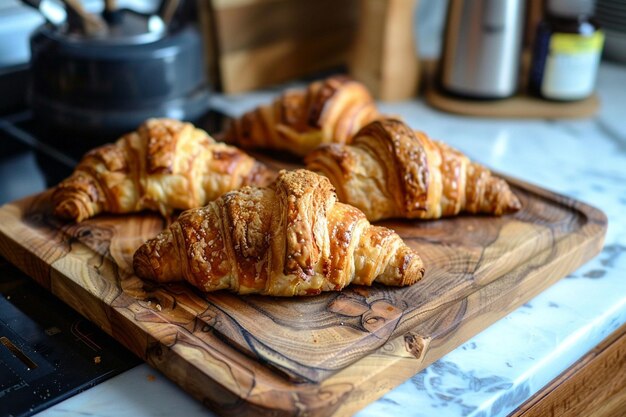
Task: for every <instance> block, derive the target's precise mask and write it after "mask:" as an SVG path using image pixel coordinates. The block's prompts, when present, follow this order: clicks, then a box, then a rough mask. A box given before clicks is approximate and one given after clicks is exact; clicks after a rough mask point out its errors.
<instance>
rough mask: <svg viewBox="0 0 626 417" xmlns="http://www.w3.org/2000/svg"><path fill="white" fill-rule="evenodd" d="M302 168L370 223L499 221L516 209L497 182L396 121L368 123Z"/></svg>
mask: <svg viewBox="0 0 626 417" xmlns="http://www.w3.org/2000/svg"><path fill="white" fill-rule="evenodd" d="M305 162H306V166H307V168H308V169H310V170H312V171H315V172H318V173H320V174H322V175H325V176H326V177H328V178H329V179H330V181H331V182H332V184H333V185H334V186H335V187H336V189H337V194H338V196H339V200H340V201H343V202H344V203H348V204H352V205H353V206H356V207H358V208H359V209H361V210H362V211H363V212H364V213H365V215H366V216H367V218H368V220H370V221H375V220H380V219H385V218H391V217H402V218H409V219H437V218H440V217H443V216H454V215H457V214H459V213H460V212H461V211H464V212H468V213H487V214H493V215H501V214H504V213H510V212H513V211H516V210H519V209H520V208H521V204H520V201H519V199H518V198H517V197H516V196H515V194H513V192H512V191H511V189H510V188H509V186H508V184H507V183H506V182H505V181H504V180H503V179H501V178H498V177H496V176H494V175H492V174H491V172H490V171H489V170H488V169H487V168H485V167H484V166H482V165H480V164H477V163H475V162H471V161H470V160H469V159H468V158H467V157H466V156H465V155H463V154H462V153H461V152H459V151H457V150H455V149H453V148H451V147H450V146H447V145H445V144H444V143H441V142H438V141H433V140H431V139H429V138H428V136H426V134H424V133H422V132H414V131H413V130H411V129H410V128H409V127H408V126H407V125H405V124H404V123H403V122H401V121H399V120H394V119H385V120H380V121H375V122H373V123H370V124H369V125H367V126H365V127H364V128H363V129H361V130H360V131H359V132H358V133H357V134H356V135H355V137H354V139H353V141H352V144H351V145H339V144H329V145H323V146H320V147H319V148H318V149H316V150H315V151H313V152H312V153H311V154H309V155H308V156H307V157H306V159H305Z"/></svg>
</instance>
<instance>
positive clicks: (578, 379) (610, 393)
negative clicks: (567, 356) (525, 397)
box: [511, 325, 626, 417]
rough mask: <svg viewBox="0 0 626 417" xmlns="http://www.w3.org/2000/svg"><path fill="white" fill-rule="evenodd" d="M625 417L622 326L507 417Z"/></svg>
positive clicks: (625, 350) (625, 344)
mask: <svg viewBox="0 0 626 417" xmlns="http://www.w3.org/2000/svg"><path fill="white" fill-rule="evenodd" d="M624 415H626V325H623V326H622V327H620V328H619V329H617V330H616V331H615V332H613V333H612V334H611V335H610V336H609V337H608V338H607V339H606V340H604V341H603V342H602V343H600V344H599V345H598V346H596V347H595V348H594V349H592V350H591V351H589V352H588V353H587V354H586V355H585V356H583V357H582V358H581V359H580V360H578V361H577V362H576V363H575V364H574V365H572V366H571V367H570V368H569V369H567V370H566V371H565V372H563V374H561V375H560V376H559V377H557V378H555V379H554V380H553V381H552V382H551V383H550V384H548V385H547V386H546V387H545V388H544V389H543V390H541V391H540V392H538V393H537V394H536V395H535V396H534V397H533V398H531V399H530V400H529V401H527V402H526V403H524V405H522V406H521V407H520V408H519V409H517V410H516V411H515V412H513V413H512V414H511V417H535V416H537V417H539V416H545V417H547V416H550V417H553V416H561V417H577V416H588V417H612V416H624Z"/></svg>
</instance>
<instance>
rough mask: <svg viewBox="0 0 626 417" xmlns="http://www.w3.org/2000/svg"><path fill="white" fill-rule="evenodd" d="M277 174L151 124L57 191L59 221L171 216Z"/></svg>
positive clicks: (200, 133) (179, 127)
mask: <svg viewBox="0 0 626 417" xmlns="http://www.w3.org/2000/svg"><path fill="white" fill-rule="evenodd" d="M273 176H274V175H273V174H272V173H271V171H270V170H268V169H267V168H266V167H265V166H264V165H263V164H261V163H259V162H257V161H256V160H255V159H254V158H252V157H251V156H249V155H247V154H246V153H244V152H242V151H241V150H239V149H237V148H235V147H233V146H229V145H226V144H224V143H218V142H216V141H214V140H213V139H212V138H211V137H210V136H209V135H208V134H207V133H206V132H205V131H204V130H202V129H198V128H196V127H194V126H193V125H192V124H191V123H184V122H181V121H178V120H172V119H149V120H147V121H146V122H145V123H143V124H142V125H141V126H140V127H139V128H138V129H137V131H135V132H131V133H128V134H126V135H124V136H123V137H122V138H120V139H119V140H118V141H117V142H115V143H112V144H107V145H104V146H101V147H99V148H96V149H93V150H92V151H90V152H88V153H87V154H86V155H85V156H84V157H83V159H82V160H81V161H80V163H79V164H78V166H77V167H76V169H75V170H74V173H73V174H72V175H71V176H70V177H68V178H67V179H65V180H63V181H62V182H61V183H60V184H59V185H58V186H57V187H56V189H55V191H54V193H53V195H52V201H53V203H54V205H55V211H54V214H55V215H56V216H58V217H62V218H66V219H72V220H74V221H77V222H80V221H82V220H84V219H87V218H90V217H93V216H95V215H97V214H98V213H101V212H108V213H130V212H138V211H141V210H154V211H159V212H161V213H162V214H169V213H171V212H172V211H173V210H175V209H178V210H185V209H189V208H193V207H200V206H203V205H205V204H206V203H207V202H208V201H210V200H213V199H215V198H217V197H219V196H220V195H222V194H223V193H225V192H227V191H230V190H234V189H237V188H239V187H242V186H244V185H266V184H268V183H269V182H271V180H272V179H273Z"/></svg>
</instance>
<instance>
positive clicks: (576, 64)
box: [529, 0, 604, 101]
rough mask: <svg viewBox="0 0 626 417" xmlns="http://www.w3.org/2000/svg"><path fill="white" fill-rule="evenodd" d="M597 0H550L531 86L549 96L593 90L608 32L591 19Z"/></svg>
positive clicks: (570, 96)
mask: <svg viewBox="0 0 626 417" xmlns="http://www.w3.org/2000/svg"><path fill="white" fill-rule="evenodd" d="M593 8H594V1H593V0H548V2H547V10H546V11H547V17H546V19H545V20H544V21H543V22H541V23H540V24H539V28H538V30H537V36H536V40H535V48H534V51H533V59H532V64H531V68H530V78H529V90H530V92H531V93H532V94H534V95H536V96H539V97H541V98H545V99H548V100H558V101H574V100H582V99H585V98H587V97H589V96H590V95H591V93H592V92H593V89H594V86H595V83H596V75H597V73H598V66H599V64H600V56H601V54H602V46H603V45H604V33H603V32H602V31H601V30H600V28H599V26H598V24H597V23H596V22H595V21H594V20H593V19H591V15H592V13H593Z"/></svg>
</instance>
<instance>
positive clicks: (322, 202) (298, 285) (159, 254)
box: [133, 169, 424, 296]
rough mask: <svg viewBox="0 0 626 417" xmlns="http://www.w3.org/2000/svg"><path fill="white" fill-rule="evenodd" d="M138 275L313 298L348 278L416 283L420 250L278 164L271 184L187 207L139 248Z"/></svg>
mask: <svg viewBox="0 0 626 417" xmlns="http://www.w3.org/2000/svg"><path fill="white" fill-rule="evenodd" d="M133 266H134V269H135V273H136V274H137V275H138V276H139V277H141V278H146V279H150V280H155V281H158V282H169V281H179V280H183V279H184V280H186V281H188V282H189V283H191V284H192V285H194V286H196V287H198V288H199V289H201V290H202V291H214V290H220V289H228V290H231V291H234V292H237V293H240V294H246V293H259V294H266V295H274V296H293V295H313V294H319V293H320V292H322V291H338V290H341V289H342V288H344V287H346V286H347V285H349V284H350V283H354V284H361V285H372V283H373V282H374V281H376V282H379V283H381V284H385V285H393V286H404V285H410V284H413V283H415V282H416V281H418V280H419V279H421V277H422V275H423V273H424V267H423V264H422V260H421V259H420V257H419V255H418V254H417V253H416V252H414V251H413V250H412V249H410V248H409V247H408V246H406V244H405V243H404V242H403V241H402V239H401V238H400V237H399V236H398V235H397V234H396V233H395V232H393V231H392V230H389V229H387V228H384V227H379V226H372V225H371V224H370V223H369V222H368V221H367V219H366V218H365V215H364V214H363V213H362V212H361V211H359V210H358V209H356V208H354V207H352V206H349V205H347V204H342V203H339V202H337V201H336V194H335V192H334V189H333V187H332V185H331V184H330V182H329V181H328V179H327V178H324V177H322V176H320V175H317V174H315V173H313V172H311V171H307V170H303V169H301V170H296V171H281V172H280V174H279V176H278V179H277V180H276V182H275V183H274V184H272V185H271V186H270V187H267V188H254V187H244V188H242V189H240V190H237V191H232V192H229V193H226V194H224V195H223V196H222V197H220V198H218V199H217V200H215V201H213V202H211V203H209V204H208V205H207V206H206V207H202V208H198V209H192V210H188V211H186V212H184V213H182V214H181V216H180V217H179V218H178V220H177V221H175V222H174V223H173V224H172V225H171V226H170V227H169V228H168V229H166V230H164V231H163V232H161V234H159V235H158V236H157V237H155V238H154V239H151V240H149V241H148V242H146V243H145V244H144V245H143V246H141V247H140V248H139V249H138V250H137V252H135V256H134V260H133Z"/></svg>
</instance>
